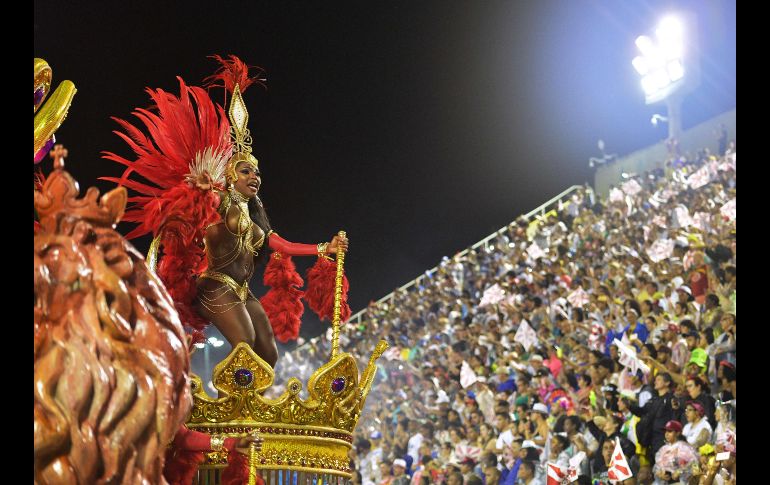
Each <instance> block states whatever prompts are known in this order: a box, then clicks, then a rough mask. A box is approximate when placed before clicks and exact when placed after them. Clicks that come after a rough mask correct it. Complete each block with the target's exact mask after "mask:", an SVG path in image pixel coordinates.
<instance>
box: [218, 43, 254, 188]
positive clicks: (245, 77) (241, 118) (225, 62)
mask: <svg viewBox="0 0 770 485" xmlns="http://www.w3.org/2000/svg"><path fill="white" fill-rule="evenodd" d="M211 58H212V59H214V60H216V61H217V62H219V64H221V67H220V68H219V70H217V72H216V73H214V74H213V75H211V76H209V77H207V78H206V79H204V82H206V83H207V85H208V87H209V88H211V87H224V88H225V89H226V90H227V92H229V93H232V95H231V97H230V108H229V109H228V111H227V114H228V117H229V118H230V136H231V137H232V141H233V155H232V157H230V161H229V162H228V164H227V169H226V171H225V175H226V177H227V182H228V183H229V184H232V183H233V182H235V180H236V179H237V178H238V175H237V174H236V173H235V167H236V165H238V163H240V162H246V163H248V164H249V165H251V166H252V167H253V168H254V169H255V170H256V169H257V168H258V166H259V161H258V160H257V159H256V157H254V155H252V154H251V132H250V131H249V128H248V122H249V112H248V110H247V109H246V103H244V102H243V92H244V91H246V88H248V87H249V86H251V85H252V84H253V83H254V82H257V83H259V84H261V85H262V86H264V81H265V79H264V78H260V76H261V75H263V74H264V70H263V69H262V68H259V67H257V68H256V69H257V73H256V75H254V76H251V77H249V66H247V65H246V64H245V63H244V62H243V61H241V60H240V59H238V57H236V56H234V55H232V54H231V55H230V56H229V57H228V58H227V59H223V58H222V57H220V56H217V55H215V56H211ZM219 82H221V84H219Z"/></svg>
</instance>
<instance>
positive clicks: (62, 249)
mask: <svg viewBox="0 0 770 485" xmlns="http://www.w3.org/2000/svg"><path fill="white" fill-rule="evenodd" d="M52 154H54V156H55V157H56V159H55V161H54V171H53V172H52V174H51V175H50V176H49V177H48V178H47V180H46V181H45V184H44V185H43V186H42V188H41V190H39V191H35V209H36V211H37V214H38V216H39V218H40V227H39V228H38V230H36V234H35V371H34V373H35V376H34V377H35V438H34V439H35V483H39V484H49V483H66V484H78V483H80V484H86V483H116V484H118V483H125V484H128V483H131V484H134V483H158V484H162V483H166V482H165V480H164V479H163V477H162V468H163V457H164V454H165V450H166V447H167V445H168V444H169V443H170V442H171V441H172V439H173V438H174V434H175V433H176V431H177V430H178V429H179V427H180V426H181V425H182V423H183V422H184V420H185V418H186V416H187V414H188V412H189V406H190V403H191V397H190V386H189V368H190V362H189V355H188V351H187V346H186V340H185V335H184V331H183V329H182V324H181V323H180V320H179V316H178V314H177V312H176V311H175V310H174V306H173V303H172V301H171V300H170V298H169V297H168V294H167V292H166V291H165V290H164V289H163V287H162V285H161V284H160V283H159V282H158V280H157V278H156V277H155V276H154V274H152V273H151V272H150V271H149V270H148V268H147V266H146V264H145V262H144V258H143V256H142V255H141V254H139V253H138V252H137V251H136V250H135V249H134V248H133V247H132V246H131V245H130V244H129V243H128V242H127V241H126V240H125V239H124V238H123V237H122V236H121V235H120V234H119V233H118V232H116V231H115V230H114V226H115V224H116V223H117V222H118V221H119V220H120V218H121V217H122V215H123V211H124V208H125V205H126V191H125V189H124V188H118V189H115V190H113V191H111V192H109V193H107V194H106V195H105V196H104V197H102V198H101V200H100V201H97V199H98V190H96V189H95V188H93V187H92V188H90V189H89V190H88V191H87V193H86V195H85V197H84V198H81V199H79V198H78V187H77V183H76V182H75V180H74V179H73V178H72V177H71V176H70V175H69V174H68V173H67V172H65V171H64V169H63V163H62V161H61V155H62V152H61V150H59V151H58V152H56V151H54V152H53V153H52Z"/></svg>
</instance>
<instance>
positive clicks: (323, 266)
mask: <svg viewBox="0 0 770 485" xmlns="http://www.w3.org/2000/svg"><path fill="white" fill-rule="evenodd" d="M305 278H306V279H307V288H306V289H305V302H307V306H308V307H309V308H310V309H311V310H313V311H314V312H315V313H316V315H318V318H320V319H321V320H324V319H326V320H331V319H332V317H333V316H334V290H335V287H336V284H335V283H336V279H337V265H336V264H334V263H333V262H331V261H329V260H328V259H326V258H318V261H316V263H315V264H314V265H313V267H312V268H310V269H308V271H307V274H306V275H305ZM349 289H350V284H349V283H348V277H347V276H344V275H343V277H342V301H341V303H342V304H341V308H340V310H341V315H340V316H341V319H342V321H343V322H345V321H347V319H348V318H350V314H351V311H350V305H348V290H349Z"/></svg>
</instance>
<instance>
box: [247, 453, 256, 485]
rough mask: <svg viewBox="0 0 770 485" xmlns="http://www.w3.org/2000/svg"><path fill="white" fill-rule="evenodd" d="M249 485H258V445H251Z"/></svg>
mask: <svg viewBox="0 0 770 485" xmlns="http://www.w3.org/2000/svg"><path fill="white" fill-rule="evenodd" d="M249 485H257V444H256V443H249Z"/></svg>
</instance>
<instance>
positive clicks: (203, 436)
mask: <svg viewBox="0 0 770 485" xmlns="http://www.w3.org/2000/svg"><path fill="white" fill-rule="evenodd" d="M237 442H238V439H237V438H225V442H224V444H223V446H224V447H225V448H227V451H228V452H232V451H234V450H235V444H236V443H237ZM174 447H175V448H177V449H180V450H186V451H211V435H210V434H208V433H201V432H200V431H195V430H192V429H190V428H188V427H187V426H182V427H181V428H179V431H178V432H177V433H176V436H175V437H174Z"/></svg>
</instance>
